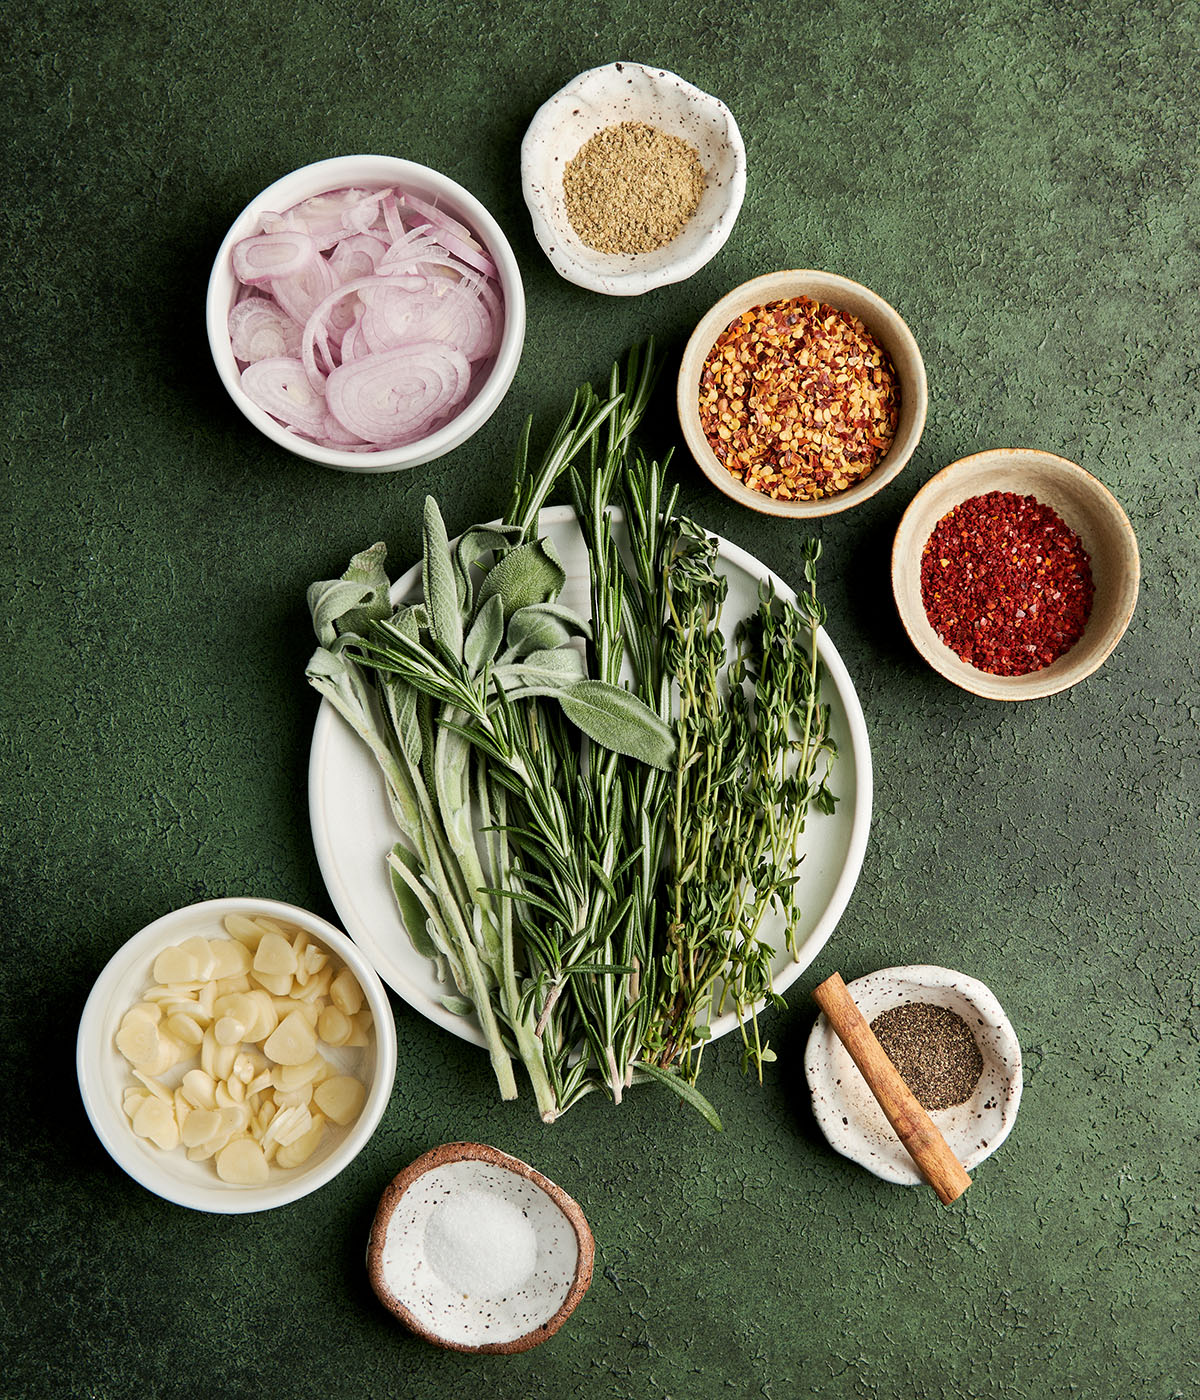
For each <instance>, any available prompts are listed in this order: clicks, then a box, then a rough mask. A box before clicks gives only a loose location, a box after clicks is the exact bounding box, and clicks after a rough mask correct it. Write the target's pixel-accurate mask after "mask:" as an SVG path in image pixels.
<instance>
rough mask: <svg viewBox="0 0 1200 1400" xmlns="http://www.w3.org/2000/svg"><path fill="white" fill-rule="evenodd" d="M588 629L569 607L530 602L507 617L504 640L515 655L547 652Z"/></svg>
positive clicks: (586, 635) (588, 634)
mask: <svg viewBox="0 0 1200 1400" xmlns="http://www.w3.org/2000/svg"><path fill="white" fill-rule="evenodd" d="M590 635H591V628H590V627H589V626H588V624H587V623H586V622H585V621H584V620H583V618H581V617H580V616H579V615H578V614H577V613H574V612H572V611H571V609H570V608H564V607H560V606H559V605H558V604H557V603H531V604H530V605H529V607H527V608H518V609H517V611H516V612H515V613H513V615H512V616H511V617H510V618H509V620H508V632H507V634H506V636H505V641H506V642H507V644H508V650H509V651H510V652H511V653H512V654H513V655H514V656H525V655H526V654H527V653H529V652H531V651H546V650H548V649H550V648H553V647H561V646H563V645H565V644H566V643H567V642H569V641H570V640H571V638H572V637H588V636H590Z"/></svg>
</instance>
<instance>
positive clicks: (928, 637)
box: [892, 447, 1140, 700]
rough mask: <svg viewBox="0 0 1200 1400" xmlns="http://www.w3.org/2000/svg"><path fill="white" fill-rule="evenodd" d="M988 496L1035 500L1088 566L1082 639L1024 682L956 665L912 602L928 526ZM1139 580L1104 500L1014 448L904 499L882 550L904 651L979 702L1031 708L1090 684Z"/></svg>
mask: <svg viewBox="0 0 1200 1400" xmlns="http://www.w3.org/2000/svg"><path fill="white" fill-rule="evenodd" d="M988 491H1012V492H1015V493H1016V494H1018V495H1022V496H1035V497H1036V498H1037V499H1038V500H1039V501H1040V502H1041V503H1042V504H1043V505H1047V506H1049V507H1051V509H1052V510H1055V511H1057V512H1058V514H1059V515H1060V516H1061V517H1062V519H1063V521H1064V522H1065V523H1066V524H1067V525H1069V526H1070V528H1071V529H1072V530H1074V531H1075V533H1076V534H1077V535H1078V536H1079V538H1080V540H1081V541H1082V543H1083V547H1084V548H1085V549H1086V550H1087V552H1088V555H1089V556H1090V558H1091V566H1092V581H1093V583H1094V585H1095V590H1096V592H1095V597H1094V599H1093V602H1092V611H1091V615H1090V616H1089V618H1088V621H1087V625H1086V626H1085V628H1084V631H1083V636H1082V637H1080V639H1079V640H1078V641H1077V642H1076V643H1075V645H1074V646H1073V647H1072V648H1071V649H1070V650H1069V651H1067V652H1065V653H1064V654H1063V655H1062V656H1060V657H1059V658H1058V659H1057V661H1053V662H1051V664H1050V665H1049V666H1046V667H1044V668H1043V669H1042V670H1040V671H1030V672H1029V673H1028V674H1027V675H1024V676H993V675H990V674H989V673H988V672H986V671H980V670H978V669H977V668H976V667H974V666H971V665H968V663H967V662H965V661H963V660H961V658H959V657H958V656H957V655H955V653H954V652H953V651H951V650H950V648H949V647H948V646H947V645H946V644H945V642H943V641H942V639H941V638H940V637H939V636H938V634H937V633H936V632H935V631H934V629H933V627H932V626H931V625H930V622H929V619H928V618H927V617H926V615H925V607H924V604H923V603H922V601H921V552H922V550H923V549H924V548H925V544H926V542H927V541H928V539H929V536H930V535H931V534H932V532H933V529H934V526H935V525H936V524H937V523H938V521H939V520H941V518H942V517H943V516H944V515H946V514H947V513H948V512H949V511H951V510H953V509H954V507H955V506H957V505H961V503H962V502H963V501H966V500H970V499H971V497H972V496H981V495H983V494H984V493H985V492H988ZM1139 575H1140V564H1139V561H1138V546H1137V538H1136V537H1135V535H1134V533H1133V527H1132V526H1131V525H1130V523H1129V519H1128V517H1127V516H1126V514H1125V512H1124V511H1123V510H1122V509H1121V506H1120V504H1119V503H1118V502H1117V499H1116V497H1115V496H1114V495H1113V494H1112V492H1111V491H1109V490H1108V488H1107V487H1106V486H1103V485H1102V484H1101V483H1100V482H1099V481H1097V480H1096V478H1095V477H1094V476H1092V475H1091V474H1090V473H1089V472H1086V471H1084V469H1083V468H1082V467H1079V466H1076V464H1075V463H1074V462H1068V461H1067V460H1066V458H1065V457H1056V456H1054V455H1053V454H1052V453H1050V452H1034V451H1031V450H1029V449H1026V448H1019V447H999V448H995V449H993V450H992V451H990V452H977V453H975V454H974V455H973V456H971V457H963V458H962V459H961V460H960V461H957V462H953V463H951V465H950V466H948V467H945V468H944V469H943V470H942V471H940V472H938V474H937V475H936V476H935V477H934V478H933V479H932V480H931V481H929V482H927V483H926V484H925V485H924V486H923V487H922V488H921V490H920V491H918V492H917V494H916V496H914V497H913V500H912V503H911V504H910V505H909V507H908V509H907V510H906V511H905V512H904V516H903V518H902V519H901V521H900V527H899V529H898V530H897V531H896V540H895V544H894V545H893V547H892V591H893V592H894V594H895V596H896V606H897V608H898V609H899V611H900V620H901V622H903V624H904V630H905V631H906V632H907V633H908V635H909V637H910V638H911V639H912V643H913V645H914V646H915V647H916V649H917V650H918V651H919V652H920V653H921V655H922V656H923V657H924V658H925V660H926V661H928V662H929V664H930V665H931V666H932V667H933V668H934V670H935V671H938V672H940V673H941V674H942V675H943V676H945V677H946V679H947V680H949V681H953V682H954V684H955V685H957V686H961V687H962V689H963V690H969V691H970V692H971V693H972V694H973V695H981V696H983V697H984V698H985V699H988V700H1033V699H1037V698H1039V697H1041V696H1044V695H1053V694H1055V693H1056V692H1057V691H1060V690H1066V689H1067V688H1068V686H1072V685H1074V684H1075V683H1076V681H1081V680H1083V678H1084V677H1085V676H1090V675H1091V674H1092V672H1093V671H1095V670H1096V669H1097V668H1098V667H1099V666H1100V665H1101V664H1102V663H1103V662H1104V660H1105V659H1106V658H1107V657H1108V656H1109V654H1110V653H1111V652H1112V650H1113V648H1114V647H1115V646H1116V645H1117V643H1118V642H1119V641H1120V640H1121V636H1122V634H1123V633H1124V631H1125V628H1126V627H1127V626H1128V625H1129V619H1130V618H1131V617H1132V616H1133V609H1134V604H1135V603H1136V602H1137V593H1138V578H1139Z"/></svg>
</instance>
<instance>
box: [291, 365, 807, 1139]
mask: <svg viewBox="0 0 1200 1400" xmlns="http://www.w3.org/2000/svg"><path fill="white" fill-rule="evenodd" d="M653 382H654V370H653V364H652V350H650V349H648V350H647V351H646V352H645V353H641V352H638V351H635V352H634V353H633V354H631V356H630V358H629V362H628V364H627V366H626V369H625V372H624V375H623V376H622V374H621V373H620V371H619V369H618V368H617V367H614V369H613V373H612V376H611V379H610V383H609V392H608V396H607V397H606V398H604V399H600V398H598V397H597V396H596V395H595V394H594V392H593V391H592V390H591V388H590V387H589V386H584V387H583V388H581V389H580V390H579V391H578V392H577V393H576V395H575V399H574V402H573V404H572V406H571V410H570V412H569V413H568V414H567V416H566V417H565V418H564V420H563V422H562V424H561V425H560V427H559V429H558V432H557V433H556V434H555V436H554V439H553V440H552V442H551V443H550V446H549V447H548V449H547V451H546V452H545V454H544V456H543V458H542V460H541V461H540V463H539V464H538V465H537V466H536V467H534V466H531V464H530V461H529V426H528V425H527V427H526V430H525V434H524V435H523V438H522V441H521V443H520V445H519V448H518V453H517V463H516V479H515V485H514V492H513V497H512V501H511V504H510V506H509V509H508V511H507V512H506V514H505V517H504V520H503V522H502V523H501V524H500V525H499V526H494V525H493V526H476V527H474V528H473V529H470V530H468V531H467V532H466V533H465V534H464V535H463V536H462V537H461V538H460V539H459V540H458V541H457V543H456V544H454V545H451V543H450V542H449V540H448V539H447V534H446V529H445V526H444V524H443V521H442V517H441V514H440V512H439V511H438V508H437V505H436V503H435V502H434V501H433V500H432V499H429V500H427V501H426V505H425V519H424V568H423V598H422V600H421V601H419V602H413V603H407V602H406V603H401V604H400V605H398V606H395V607H394V606H393V605H392V603H391V601H390V598H389V588H390V585H389V581H388V578H387V575H386V573H385V571H384V560H385V550H384V547H383V546H382V545H379V544H377V545H374V546H372V548H371V549H369V550H366V551H364V552H363V553H362V554H360V555H357V556H355V558H354V559H353V560H352V561H351V564H350V567H349V568H348V569H347V571H346V573H345V574H344V575H343V576H342V577H341V578H340V579H334V580H329V581H327V582H323V583H317V584H314V585H313V586H312V588H311V589H310V590H309V605H310V609H311V611H312V615H313V622H314V626H315V629H316V632H317V637H318V641H319V643H320V646H319V649H318V651H317V652H316V653H315V655H314V656H313V658H312V660H311V662H310V663H309V667H308V677H309V680H310V681H311V683H312V684H313V685H314V686H315V687H316V689H317V690H318V691H319V692H320V693H321V694H322V695H323V696H325V698H327V699H328V700H329V701H330V703H331V704H333V705H334V706H335V708H337V710H338V711H339V713H341V714H342V715H343V716H344V718H346V720H347V721H348V722H349V723H350V724H351V725H352V726H353V728H354V729H355V730H356V732H357V733H358V734H359V735H360V736H361V737H362V738H363V740H364V741H365V742H366V743H367V744H368V745H369V746H370V748H371V751H372V753H373V754H374V756H375V758H376V760H377V762H378V763H379V766H380V768H381V769H382V771H383V773H384V776H385V779H386V784H387V790H388V796H389V799H390V802H391V808H392V811H393V814H394V815H395V818H396V822H397V825H398V827H399V829H400V833H401V836H402V839H401V840H399V841H398V842H397V843H396V844H395V846H394V847H393V849H392V851H391V853H390V854H389V856H388V863H389V868H390V872H391V879H392V886H393V890H394V892H395V895H396V899H397V902H398V905H399V908H400V912H401V916H402V918H403V920H404V924H405V927H406V928H407V930H408V932H409V935H410V937H411V938H412V941H413V943H414V946H415V947H416V948H417V949H418V951H420V952H422V953H423V954H425V955H426V956H428V957H430V958H431V959H433V960H434V961H435V963H436V965H437V968H438V972H439V976H440V978H441V979H442V980H443V981H447V982H452V983H453V988H454V990H453V991H449V990H448V991H447V994H446V995H445V996H444V997H443V1004H444V1005H446V1006H447V1007H448V1008H449V1009H451V1010H453V1011H455V1012H458V1013H461V1014H464V1015H466V1014H471V1013H473V1014H474V1015H475V1016H476V1017H477V1018H478V1021H479V1024H480V1026H481V1027H482V1030H483V1034H484V1037H485V1040H486V1042H487V1046H488V1051H489V1054H490V1056H491V1060H492V1064H493V1068H494V1070H495V1073H496V1077H497V1080H498V1083H499V1085H500V1091H501V1094H502V1096H503V1097H504V1098H513V1097H515V1095H516V1092H517V1086H516V1078H515V1074H514V1071H513V1064H512V1061H513V1057H514V1056H515V1057H517V1058H519V1059H520V1060H521V1062H522V1063H523V1065H524V1066H525V1069H526V1071H527V1073H528V1075H529V1078H530V1082H531V1084H532V1086H533V1091H534V1095H535V1098H536V1101H537V1106H538V1110H539V1112H540V1113H541V1115H542V1117H543V1118H544V1119H545V1120H546V1121H553V1120H554V1119H555V1118H557V1117H558V1116H560V1115H561V1114H562V1113H563V1112H565V1111H566V1109H567V1108H569V1107H570V1106H571V1105H572V1104H573V1103H575V1102H576V1101H577V1100H578V1099H579V1098H580V1097H582V1096H583V1095H584V1094H586V1093H589V1092H591V1091H592V1090H595V1089H601V1090H602V1091H604V1092H605V1093H606V1094H607V1095H608V1096H609V1097H610V1098H611V1099H612V1100H613V1102H614V1103H619V1102H620V1101H621V1098H622V1096H623V1094H624V1092H625V1090H626V1089H627V1088H628V1087H629V1086H630V1085H632V1084H636V1083H638V1082H641V1081H643V1080H653V1081H656V1082H660V1083H665V1084H668V1085H669V1086H670V1087H671V1088H672V1089H674V1090H675V1092H676V1093H678V1094H679V1095H680V1096H681V1097H683V1098H684V1099H685V1100H687V1101H688V1102H690V1103H692V1104H693V1105H694V1106H695V1107H697V1108H698V1109H699V1110H700V1111H701V1112H702V1113H703V1114H704V1115H705V1116H706V1117H707V1118H708V1119H709V1121H710V1122H712V1123H713V1124H714V1125H715V1126H717V1127H719V1126H720V1123H719V1120H718V1119H717V1116H716V1114H715V1113H714V1112H713V1110H712V1108H711V1106H709V1105H708V1103H707V1101H706V1100H705V1099H704V1098H703V1097H702V1096H701V1095H700V1094H699V1092H698V1091H697V1090H696V1089H695V1079H696V1076H697V1074H698V1072H699V1067H700V1055H701V1050H702V1046H703V1042H704V1040H705V1039H706V1038H707V1034H708V1031H707V1025H708V1020H709V1018H710V1016H711V1015H713V1014H717V1013H718V1012H719V1011H720V1009H721V1007H722V1005H723V1001H724V999H725V998H726V997H730V998H732V1004H733V1007H734V1009H735V1011H736V1012H737V1015H738V1019H739V1021H740V1022H741V1024H742V1027H743V1039H744V1044H745V1046H746V1050H747V1056H748V1059H749V1060H750V1061H752V1062H753V1063H754V1064H755V1065H756V1066H757V1067H758V1068H759V1069H760V1070H761V1063H762V1061H763V1060H764V1059H766V1058H769V1053H770V1052H769V1050H768V1049H767V1048H766V1046H765V1045H763V1044H762V1042H761V1040H760V1037H759V1033H758V1026H757V1019H756V1016H755V1004H756V1003H757V1002H759V1001H760V1000H761V999H762V998H763V997H767V996H770V995H771V986H770V984H771V977H770V959H771V951H772V950H771V948H770V945H769V944H768V943H767V942H766V941H765V940H764V939H763V938H762V937H761V935H760V924H761V920H762V917H763V915H764V913H765V912H766V910H767V909H768V908H771V907H775V908H778V909H780V910H782V911H783V914H784V917H785V921H786V924H787V938H788V945H789V947H791V946H792V941H793V934H794V929H795V924H796V918H797V916H798V910H797V909H796V904H795V896H794V882H795V877H794V871H793V867H794V849H795V842H796V839H797V837H798V836H799V834H800V832H801V831H802V830H803V821H804V814H805V812H806V811H807V810H808V808H809V806H810V805H816V806H817V807H818V808H819V809H822V810H830V809H831V808H832V802H833V799H832V797H831V795H830V794H829V790H828V787H827V785H826V782H825V777H826V773H827V770H828V765H829V762H830V761H831V760H832V757H833V752H834V751H833V746H832V743H831V741H830V739H829V734H828V708H827V707H824V706H822V705H821V704H820V701H819V685H820V677H819V668H818V665H817V661H816V650H815V631H816V628H817V626H819V625H820V620H821V613H820V608H819V605H818V604H817V602H816V597H815V591H814V589H813V586H812V585H813V578H814V573H813V569H814V566H815V562H816V550H815V549H812V550H811V551H810V553H809V555H808V556H807V560H806V573H807V575H808V578H809V583H810V589H809V592H808V594H807V595H806V597H805V599H804V600H803V601H802V605H801V607H800V608H799V609H797V608H795V607H791V606H790V605H783V604H782V603H781V602H780V600H778V599H776V598H773V597H771V596H770V595H765V596H764V597H763V598H762V599H761V600H760V605H759V608H758V611H757V613H756V614H755V615H754V617H753V618H751V619H747V620H746V621H745V622H744V623H743V624H742V625H741V626H740V627H739V629H738V633H737V639H736V650H735V652H734V655H733V656H732V657H730V658H727V657H726V648H725V642H724V639H723V637H722V635H721V632H720V608H721V603H722V601H723V598H724V580H723V578H722V577H721V575H720V574H719V573H718V572H717V570H716V567H715V555H716V546H715V542H713V541H711V540H709V539H708V538H707V537H706V536H704V535H703V533H702V532H701V531H699V530H698V529H697V528H696V527H695V526H693V525H691V524H690V522H687V521H682V520H680V519H678V518H677V517H676V515H675V503H676V492H675V491H673V490H671V491H669V490H668V489H667V487H666V482H665V469H666V464H665V463H664V464H659V463H656V462H651V461H647V460H646V459H645V458H644V457H643V456H642V455H641V454H640V453H638V452H636V451H634V450H633V449H632V447H631V444H630V438H631V435H632V433H633V432H634V430H635V428H636V427H637V424H638V422H639V421H640V420H641V418H642V416H643V415H644V413H645V410H646V406H647V403H648V401H649V397H650V392H651V389H652V387H653ZM564 477H565V478H567V480H568V481H569V484H570V489H571V494H572V499H573V502H574V507H575V513H576V517H577V520H578V524H579V528H580V530H581V532H582V535H583V540H584V543H585V545H586V548H587V553H588V559H589V565H590V595H591V596H590V603H591V617H590V619H584V618H583V617H580V616H578V615H577V614H575V613H573V612H571V611H570V610H569V609H567V608H565V607H563V606H562V605H561V604H560V603H559V601H558V598H559V594H560V592H561V590H562V588H563V585H564V583H565V577H566V576H565V573H564V570H563V567H562V564H561V562H560V561H559V559H558V557H557V555H556V553H555V551H554V548H553V545H552V544H551V542H550V541H549V540H548V539H539V538H538V537H537V523H538V517H539V512H540V510H541V507H542V505H543V503H544V502H545V500H546V498H547V497H548V495H549V493H550V491H551V490H552V489H553V488H554V486H555V485H556V483H558V482H559V481H560V480H561V479H562V478H564ZM614 505H620V506H621V507H622V508H623V511H624V516H625V529H624V531H623V532H622V539H621V543H620V545H618V542H617V540H616V539H615V538H614V534H613V514H612V509H611V508H612V507H613V506H614ZM806 639H807V640H806ZM797 718H799V719H801V720H802V723H801V725H800V726H799V732H798V734H793V732H792V731H793V728H794V727H795V726H794V724H793V721H794V720H795V719H797ZM719 789H720V795H719V797H718V790H719ZM729 800H732V801H733V803H734V808H735V810H736V812H737V821H736V823H735V824H734V826H733V827H732V828H730V829H725V827H724V823H723V821H722V823H720V824H718V823H717V822H716V821H715V810H716V809H715V806H714V804H715V803H716V802H718V801H720V803H721V805H722V807H723V808H724V806H725V804H726V803H727V801H729ZM718 826H719V827H720V829H718Z"/></svg>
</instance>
